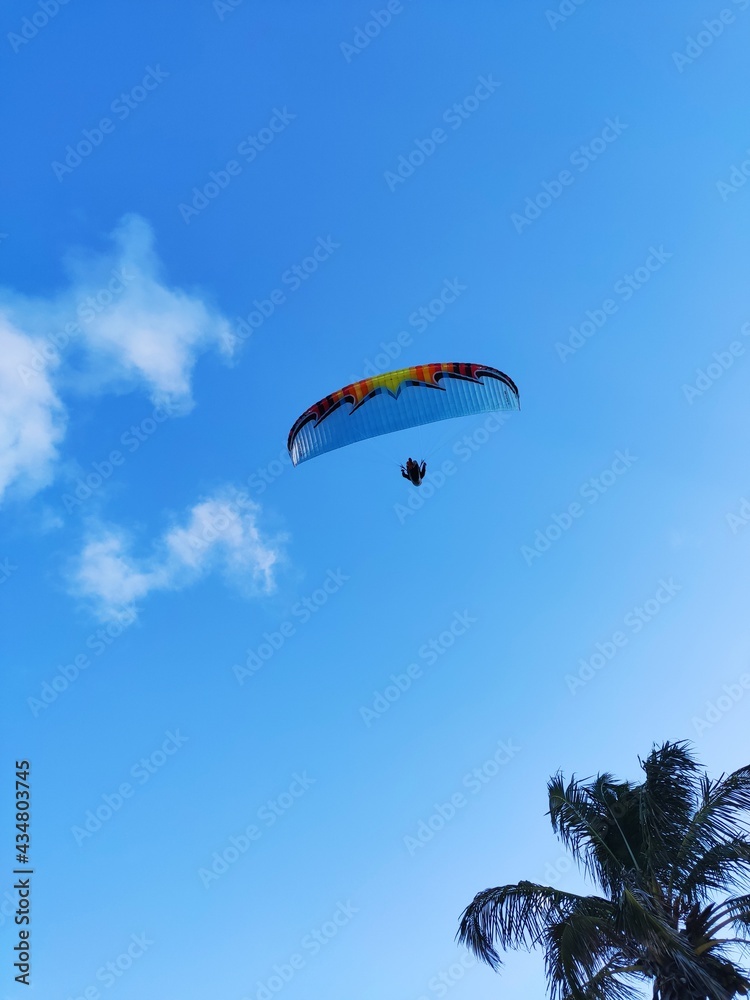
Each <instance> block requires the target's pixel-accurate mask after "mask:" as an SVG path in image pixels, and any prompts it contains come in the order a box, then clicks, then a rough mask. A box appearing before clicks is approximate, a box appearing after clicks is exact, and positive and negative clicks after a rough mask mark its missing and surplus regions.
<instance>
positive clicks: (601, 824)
mask: <svg viewBox="0 0 750 1000" xmlns="http://www.w3.org/2000/svg"><path fill="white" fill-rule="evenodd" d="M639 763H640V765H641V767H642V769H643V771H644V772H645V779H644V780H643V781H642V782H641V783H640V784H634V783H631V782H628V781H618V780H616V779H615V778H614V777H613V776H612V775H610V774H600V775H598V776H597V777H596V778H595V779H593V780H586V781H578V780H576V778H575V775H574V776H573V778H572V779H571V781H570V782H569V783H567V784H566V782H565V781H564V779H563V776H562V775H561V774H557V775H555V776H554V777H553V778H551V779H550V781H549V784H548V790H549V816H550V818H551V821H552V829H553V830H554V831H555V833H556V834H557V835H558V837H559V838H560V840H561V841H562V843H563V844H564V845H565V847H566V848H567V849H568V850H569V851H570V852H571V853H572V854H573V856H574V858H575V860H576V861H577V862H578V864H579V867H580V868H581V869H582V871H583V872H584V873H585V874H586V876H587V877H588V878H589V879H590V880H592V881H593V882H594V883H596V885H597V886H598V888H599V889H600V890H601V895H595V896H582V895H576V894H575V893H571V892H562V891H560V890H559V889H554V888H551V887H550V886H545V885H537V884H535V883H533V882H519V883H518V884H517V885H505V886H500V887H498V888H496V889H486V890H485V891H484V892H480V893H479V894H478V895H477V896H476V897H475V898H474V900H473V902H472V903H471V904H470V905H469V906H468V907H467V908H466V910H465V911H464V913H463V915H462V917H461V924H460V928H459V932H458V938H459V940H460V941H461V942H462V943H463V944H465V945H467V946H468V947H469V948H471V949H472V951H473V952H474V953H475V954H476V955H477V956H478V957H479V958H480V959H482V960H483V961H484V962H486V963H487V964H488V965H490V966H491V967H492V968H494V969H496V970H497V969H498V968H499V967H500V965H501V964H502V963H501V959H500V955H499V953H498V950H508V949H518V948H522V949H525V950H530V949H532V948H535V947H537V946H542V947H543V948H544V951H545V959H546V974H547V982H548V984H549V989H550V995H551V997H552V998H554V1000H625V998H631V997H643V996H644V993H643V989H644V988H645V987H646V986H650V987H651V988H652V989H653V993H652V997H653V1000H731V998H733V997H736V996H746V995H747V994H748V992H750V971H749V970H748V969H747V968H744V969H743V968H742V967H741V966H740V964H738V962H739V960H740V959H742V960H744V959H746V958H747V955H748V949H750V892H748V891H747V890H748V889H749V888H750V839H748V833H749V832H750V829H749V828H750V822H749V820H750V815H749V813H748V810H750V765H749V766H747V767H743V768H740V769H739V770H738V771H735V772H734V773H733V774H729V775H726V776H725V775H722V776H721V777H720V778H718V780H716V781H710V780H709V778H708V777H707V776H706V775H705V773H704V772H703V771H702V770H701V768H700V767H699V765H698V764H697V763H696V761H695V759H694V757H693V756H692V754H691V753H690V751H689V749H688V744H686V743H665V744H664V745H663V746H661V747H654V749H653V750H652V752H651V753H650V754H649V756H648V757H647V758H646V760H645V761H640V760H639Z"/></svg>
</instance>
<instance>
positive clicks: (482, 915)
mask: <svg viewBox="0 0 750 1000" xmlns="http://www.w3.org/2000/svg"><path fill="white" fill-rule="evenodd" d="M577 907H580V908H582V910H585V911H586V912H589V913H590V914H592V915H594V914H601V915H605V914H611V912H612V904H611V903H610V902H609V900H607V899H602V898H600V897H597V896H578V895H576V894H574V893H569V892H562V891H561V890H559V889H554V888H552V887H551V886H546V885H537V884H536V883H534V882H519V883H518V884H517V885H504V886H498V887H497V888H494V889H486V890H485V891H484V892H480V893H478V895H476V896H475V897H474V899H473V900H472V902H471V903H470V904H469V905H468V906H467V907H466V909H465V910H464V912H463V914H462V916H461V923H460V925H459V930H458V935H457V937H458V940H459V942H460V943H461V944H464V945H466V946H467V947H469V948H470V949H471V950H472V951H473V952H474V954H475V955H476V956H477V957H478V958H480V959H481V960H482V961H483V962H486V963H487V964H488V965H489V966H491V967H492V968H493V969H497V968H499V966H500V965H501V964H502V961H501V958H500V954H499V952H498V950H497V949H498V948H502V949H509V948H513V949H519V948H520V949H524V950H527V951H528V950H531V949H532V948H535V947H537V946H538V945H539V944H540V943H541V942H542V940H543V939H544V936H545V934H546V932H547V929H548V927H549V926H550V924H552V923H556V922H560V921H563V920H565V919H566V918H567V917H568V916H569V915H570V914H571V913H572V912H574V911H575V910H576V908H577Z"/></svg>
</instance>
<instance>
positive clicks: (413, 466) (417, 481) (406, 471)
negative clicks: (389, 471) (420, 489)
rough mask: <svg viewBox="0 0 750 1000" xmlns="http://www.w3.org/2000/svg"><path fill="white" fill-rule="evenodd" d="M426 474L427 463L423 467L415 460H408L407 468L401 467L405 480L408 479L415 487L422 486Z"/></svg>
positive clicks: (423, 463)
mask: <svg viewBox="0 0 750 1000" xmlns="http://www.w3.org/2000/svg"><path fill="white" fill-rule="evenodd" d="M426 472H427V463H426V462H422V464H421V465H418V464H417V463H416V462H415V461H414V459H413V458H407V460H406V467H404V466H403V465H402V466H401V475H402V476H403V477H404V479H408V480H409V482H410V483H413V484H414V485H415V486H419V485H421V483H422V480H423V479H424V477H425V473H426Z"/></svg>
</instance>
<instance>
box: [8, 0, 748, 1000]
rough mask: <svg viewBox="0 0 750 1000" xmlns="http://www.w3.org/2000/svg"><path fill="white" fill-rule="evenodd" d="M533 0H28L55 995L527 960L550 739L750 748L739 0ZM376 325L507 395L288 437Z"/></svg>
mask: <svg viewBox="0 0 750 1000" xmlns="http://www.w3.org/2000/svg"><path fill="white" fill-rule="evenodd" d="M745 6H747V7H748V9H747V10H745V9H743V8H744V7H745ZM503 7H505V8H506V9H502V8H503ZM507 8H508V5H498V4H495V3H492V2H488V0H487V2H485V0H475V2H473V3H472V4H464V5H462V6H460V7H459V6H457V5H455V4H451V3H445V2H433V3H431V4H429V5H427V4H425V3H419V2H417V0H402V3H392V4H391V5H390V12H388V11H386V13H385V14H379V15H378V17H379V19H380V21H381V22H386V21H387V20H388V14H389V13H390V21H389V22H388V23H382V24H380V25H378V24H376V23H375V22H373V14H372V11H373V10H374V11H376V12H379V11H383V10H386V5H385V4H377V5H375V6H374V7H373V6H372V5H371V4H367V3H354V4H353V3H343V2H340V0H329V2H327V3H326V4H324V5H323V4H319V5H311V4H307V3H299V2H292V0H287V2H285V3H283V4H278V3H273V4H272V3H269V2H265V0H239V2H237V0H235V2H234V3H233V4H229V3H227V4H223V3H219V4H214V5H212V4H211V3H210V2H209V0H200V2H197V0H180V2H179V3H178V2H177V0H163V2H161V3H159V4H158V5H147V4H129V5H119V6H112V5H94V4H84V3H81V2H78V3H75V2H71V3H66V4H62V5H59V6H58V4H57V0H48V2H47V13H45V12H44V7H43V5H42V4H39V3H37V4H34V3H30V2H26V0H24V2H18V0H12V2H10V3H8V4H6V5H5V9H4V12H3V15H2V20H3V32H2V33H3V37H4V41H3V44H4V45H5V46H6V49H5V57H4V59H3V60H2V71H1V72H2V73H3V74H4V81H3V83H4V86H3V88H2V92H3V94H4V95H6V96H5V97H4V98H3V103H4V122H5V142H4V147H5V150H6V155H5V157H4V163H3V167H2V170H3V190H4V192H5V194H6V198H4V199H3V208H2V215H1V216H0V233H2V238H1V239H0V255H2V256H1V260H2V281H1V284H2V290H1V291H0V341H2V348H1V349H0V387H2V392H0V418H1V419H2V425H3V432H2V436H0V489H1V490H2V503H3V511H2V513H3V540H2V548H0V559H2V560H4V562H2V569H1V570H0V579H1V580H2V582H1V583H0V608H1V613H2V629H3V649H4V655H3V666H4V669H3V705H4V715H5V725H4V726H3V734H4V735H3V746H4V749H5V754H4V760H6V761H8V760H10V761H11V762H12V761H13V759H14V758H18V759H20V758H28V759H29V760H31V762H32V778H33V793H32V794H33V841H32V849H31V854H32V860H33V863H34V867H35V871H36V874H35V881H34V896H33V903H34V913H33V918H34V923H33V947H34V985H33V986H32V987H31V989H30V990H27V993H29V994H30V995H32V996H38V997H40V998H44V1000H57V998H59V1000H72V998H78V997H84V996H85V997H87V998H89V1000H96V998H97V997H99V996H101V997H107V998H109V997H112V998H115V1000H131V998H138V1000H145V998H157V997H158V998H162V997H181V998H184V1000H202V998H204V997H212V998H213V997H221V998H222V1000H235V998H236V1000H243V998H245V1000H249V998H252V1000H256V998H257V1000H267V997H268V996H276V995H278V994H279V993H280V992H281V993H283V996H284V998H285V1000H286V998H288V1000H295V998H296V997H300V998H302V997H309V996H327V997H331V998H342V1000H344V998H347V997H351V996H355V995H356V996H357V997H359V998H361V1000H371V998H373V1000H374V998H381V997H383V996H389V997H398V998H403V1000H418V998H424V997H438V996H445V995H449V996H451V997H455V998H456V1000H461V998H462V997H467V998H468V997H472V998H478V1000H483V998H489V997H495V996H498V995H500V996H507V997H518V996H540V995H542V991H543V976H542V962H541V958H540V956H530V957H529V956H520V957H519V956H513V957H511V958H510V959H509V962H508V965H507V967H506V969H505V971H504V973H503V976H502V977H501V978H498V977H497V976H495V975H494V974H493V973H492V972H490V971H489V970H487V969H484V968H480V967H479V966H477V965H476V964H473V963H471V961H470V960H469V959H468V958H467V956H466V955H465V953H463V952H462V951H461V950H459V949H458V948H457V947H456V946H455V944H454V941H453V937H454V934H455V930H456V926H457V921H458V917H459V914H460V912H461V910H462V909H463V908H464V906H465V905H466V904H467V903H468V902H469V901H470V900H471V898H472V897H473V895H474V894H475V893H476V892H478V891H479V890H481V889H483V888H486V887H488V886H490V885H497V884H502V883H505V882H514V881H517V880H519V879H521V878H530V879H534V880H539V881H554V882H556V883H557V884H560V885H561V886H565V887H573V886H575V885H576V884H578V878H577V876H576V875H575V873H573V872H572V871H570V870H569V867H568V864H567V863H566V861H565V858H564V855H563V854H562V851H561V849H560V848H559V846H558V845H557V843H556V841H555V839H554V837H553V836H552V834H551V831H550V829H549V825H548V820H547V819H546V818H545V816H544V813H545V809H546V802H545V782H546V780H547V778H548V776H549V775H550V774H552V773H553V772H555V771H556V770H557V769H558V768H562V769H563V770H564V771H565V772H566V773H568V774H569V773H571V772H572V771H575V772H577V773H578V774H580V775H588V774H591V773H593V772H595V771H596V770H597V769H608V770H612V771H615V772H616V773H619V774H621V775H623V776H628V777H631V778H637V776H638V774H639V771H638V763H637V758H638V755H639V754H640V755H641V756H644V755H645V754H646V753H647V752H648V750H649V749H650V746H651V744H652V743H653V742H654V741H662V740H665V739H683V738H686V739H692V740H694V741H695V743H696V747H697V750H698V753H699V755H700V757H701V758H702V759H703V761H704V762H705V763H706V764H707V766H708V767H709V768H710V769H711V770H712V771H713V772H719V771H721V770H728V769H732V768H734V767H737V766H740V765H741V764H744V763H746V733H747V721H748V708H749V707H750V691H748V687H750V676H748V675H750V663H749V657H748V653H749V651H750V650H749V646H750V643H749V642H748V636H747V629H746V626H745V623H746V621H747V594H748V586H747V585H748V545H749V544H750V482H749V481H748V472H747V454H748V443H749V440H748V439H749V437H750V435H749V433H748V428H747V420H746V412H747V387H748V365H750V325H748V324H750V303H749V302H748V299H747V292H746V287H747V265H748V251H749V247H748V238H747V222H748V204H749V202H748V198H750V190H748V189H747V187H746V186H745V180H746V174H745V173H744V172H743V167H742V164H743V161H747V160H748V157H750V152H748V149H749V147H750V131H749V130H748V126H747V116H746V113H745V106H744V103H743V102H742V100H741V97H740V95H741V94H744V93H746V92H747V86H748V75H749V74H748V68H747V59H746V53H747V44H748V39H749V37H750V4H745V3H744V0H742V2H740V3H733V2H728V3H727V4H726V7H725V8H723V9H724V10H726V11H728V13H726V14H722V8H721V7H720V5H719V4H715V5H712V4H710V3H708V2H697V0H688V2H685V3H683V4H681V5H680V10H679V11H676V10H672V9H670V10H669V11H666V12H665V11H662V10H660V11H655V10H653V8H652V6H651V5H648V4H646V3H643V2H640V0H638V2H636V3H631V4H628V5H627V8H626V7H625V6H624V5H612V4H604V3H601V2H597V0H586V2H584V3H582V4H580V5H578V6H576V5H575V4H572V3H570V4H567V3H565V2H563V3H561V4H550V5H549V6H547V5H545V3H537V2H531V3H525V4H523V5H520V4H519V5H515V7H514V8H513V9H507ZM45 18H46V22H45ZM706 22H708V24H706ZM360 30H361V31H365V30H369V32H370V35H369V36H368V35H364V34H358V33H357V32H358V31H360ZM23 32H25V36H24V34H23ZM366 37H370V40H369V43H368V44H367V45H366V46H365V45H363V44H362V41H363V39H364V38H366ZM355 46H358V48H357V49H355V48H354V47H355ZM11 95H12V96H11ZM436 129H442V132H440V133H439V138H437V139H435V136H434V130H436ZM430 137H432V141H433V142H434V148H432V147H431V146H430V144H429V142H428V140H430ZM68 147H70V148H68ZM420 150H421V153H420ZM425 151H427V153H428V154H429V155H427V154H426V153H425ZM410 156H411V170H410V168H409V157H410ZM420 156H421V157H422V160H421V162H420ZM66 157H67V162H66ZM399 166H400V167H401V171H402V174H401V175H399V174H398V170H399ZM745 170H746V171H747V172H748V173H750V163H748V162H745ZM206 185H208V188H206ZM211 185H213V186H211ZM316 248H318V253H317V256H318V258H319V259H318V260H315V259H314V258H313V261H314V264H315V265H317V266H314V264H312V263H310V262H309V261H308V263H307V265H305V261H306V259H308V258H310V257H311V255H312V254H313V252H314V251H315V250H316ZM305 266H307V270H305ZM303 275H304V277H302V276H303ZM449 287H450V288H452V289H453V292H452V293H451V294H452V296H453V299H454V301H452V302H450V303H449V304H448V305H446V306H445V308H444V309H443V308H441V305H442V304H441V302H440V298H439V297H440V295H441V293H442V292H443V291H444V290H445V289H446V288H449ZM457 289H458V290H459V292H460V293H458V294H456V290H457ZM271 307H273V308H271ZM254 310H256V311H257V310H261V312H262V311H263V310H265V312H266V313H268V315H266V316H263V315H260V316H259V315H258V314H257V312H256V314H255V315H254V316H252V318H251V320H250V322H251V323H252V325H253V326H254V329H253V330H252V331H251V332H250V333H249V335H248V330H249V329H250V328H249V327H248V326H247V325H243V324H242V322H241V321H243V322H244V323H245V324H247V321H248V317H249V316H251V314H252V313H253V311H254ZM420 310H422V313H421V314H420ZM425 317H427V318H425ZM261 320H262V322H261ZM586 323H588V325H587V326H583V324H586ZM399 338H400V339H399ZM384 345H385V346H384ZM384 352H385V353H386V354H387V353H388V352H390V354H391V357H392V358H393V367H397V366H401V365H409V364H416V363H423V362H431V361H437V360H459V361H477V362H483V363H487V364H490V365H494V366H496V367H499V368H501V369H502V370H503V371H506V372H508V373H509V374H510V375H511V377H512V378H513V379H514V380H515V381H516V383H517V384H518V386H519V388H520V394H521V404H522V411H521V413H520V414H515V415H513V418H512V419H510V420H508V421H505V422H503V424H502V426H499V425H496V424H492V425H490V426H489V427H488V426H486V418H467V419H466V420H465V421H463V422H460V421H459V422H453V423H450V424H448V423H444V424H442V425H438V426H437V427H436V428H432V429H429V430H427V431H424V432H422V431H420V432H419V434H417V433H416V432H414V433H410V432H401V433H399V434H398V435H392V436H390V437H388V438H381V439H379V440H378V441H377V442H375V443H373V444H372V445H363V446H355V447H351V448H349V449H346V450H341V451H339V452H335V453H333V454H330V455H327V456H323V457H322V458H320V459H317V460H315V461H313V462H309V463H306V464H304V465H302V466H300V467H299V468H297V469H292V468H291V467H290V466H289V464H288V463H286V462H285V461H283V457H284V454H285V445H286V435H287V431H288V428H289V426H290V425H291V424H292V422H293V421H294V419H295V418H296V417H297V416H298V415H299V413H300V412H301V411H302V410H304V409H305V408H306V407H307V406H308V405H310V404H311V403H312V402H313V401H314V400H316V399H318V398H319V397H320V396H322V395H325V394H326V393H328V392H329V391H331V390H333V389H335V388H336V387H338V386H340V385H342V384H344V383H346V382H348V381H349V380H350V379H351V378H353V377H356V376H361V375H363V374H364V373H365V370H366V368H367V366H368V364H369V365H371V366H374V367H375V368H379V369H382V367H383V366H384V363H385V361H384V359H383V357H382V355H383V353H384ZM379 356H380V357H379ZM418 450H419V451H420V452H421V453H423V454H425V457H428V462H429V466H430V470H431V471H432V473H433V478H432V480H431V481H430V482H429V488H427V485H426V486H425V487H423V489H422V491H421V492H420V493H419V494H417V493H416V492H415V491H414V490H413V488H412V487H410V486H409V485H408V484H406V483H405V482H403V480H401V478H400V476H399V474H398V469H397V464H398V463H399V462H401V461H403V460H404V459H405V458H406V457H407V455H409V454H413V453H415V452H416V451H418ZM435 473H438V475H436V474H435ZM87 482H88V492H87V488H86V484H87ZM76 491H77V492H76ZM746 498H749V499H746ZM410 504H411V506H410ZM613 637H616V638H615V639H613ZM597 644H598V645H597ZM592 658H593V659H592ZM66 675H67V677H66ZM394 676H395V678H396V679H395V680H394V679H393V678H394ZM745 678H746V684H743V679H745ZM399 685H400V688H399ZM402 689H403V690H402ZM5 773H6V774H7V775H8V779H7V780H8V781H9V782H10V780H11V778H12V775H11V773H10V771H9V770H8V769H7V767H6V772H5ZM7 787H10V785H8V786H7ZM8 794H10V793H8ZM108 803H109V804H108ZM97 812H98V814H99V817H100V818H99V820H98V821H97V820H96V814H97ZM102 817H103V818H102ZM441 821H442V822H441ZM4 822H6V823H7V813H4ZM87 822H88V824H89V829H87V828H86V823H87ZM97 822H99V826H98V828H97ZM430 825H431V826H432V827H433V836H432V837H431V838H429V839H428V836H427V834H426V833H425V831H426V830H429V828H430ZM438 827H439V828H440V829H437V830H436V829H434V828H438ZM420 831H421V832H422V836H423V840H422V841H420V840H419V839H418V838H419V833H420ZM6 832H7V834H8V837H9V836H10V834H11V832H12V828H11V827H8V829H7V831H6ZM8 837H6V838H5V840H4V842H5V843H9V842H10V841H9V839H8ZM232 838H234V840H232ZM238 845H239V846H238ZM240 848H241V849H240ZM233 852H234V853H233ZM220 856H224V857H225V860H224V861H223V865H224V869H225V870H221V871H218V870H216V869H217V868H218V869H221V868H222V861H221V857H220ZM217 858H219V861H218V865H217ZM226 858H229V859H230V860H229V861H227V860H226ZM9 872H10V858H9V856H8V854H7V852H6V856H5V868H4V874H3V875H2V878H3V879H4V881H5V885H4V886H2V887H1V888H2V893H3V894H2V902H1V903H0V914H1V917H0V920H1V921H2V922H1V924H0V937H1V939H2V942H3V949H2V950H3V955H4V956H5V958H4V963H3V976H4V980H3V988H4V995H7V996H15V995H17V994H18V995H20V993H19V991H20V987H17V986H16V985H15V984H14V983H13V981H12V975H10V974H9V969H10V968H11V964H12V962H11V959H10V955H11V950H12V944H13V943H14V941H15V936H14V932H15V929H14V927H13V926H12V922H11V919H10V918H9V915H8V914H9V911H10V908H9V906H8V905H7V904H8V900H9V898H12V896H11V897H9V896H7V895H4V893H6V892H9V891H10V888H11V885H12V876H11V875H10V873H9ZM129 948H130V955H128V949H129ZM123 956H125V957H123ZM462 958H463V960H464V964H463V965H462V964H461V960H462ZM118 961H119V962H120V965H119V966H118V965H117V962H118ZM107 963H115V965H114V968H115V969H116V970H117V974H115V972H112V971H109V972H108V971H107ZM125 966H127V968H124V967H125ZM441 974H442V975H443V979H442V980H441V979H440V976H441ZM275 977H276V978H275ZM279 977H280V978H279ZM87 991H88V992H87Z"/></svg>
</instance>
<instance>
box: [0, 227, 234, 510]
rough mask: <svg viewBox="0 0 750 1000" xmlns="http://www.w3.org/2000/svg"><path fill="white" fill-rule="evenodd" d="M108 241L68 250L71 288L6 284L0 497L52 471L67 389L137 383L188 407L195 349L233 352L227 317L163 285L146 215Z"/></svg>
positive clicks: (0, 320) (0, 303) (36, 484)
mask: <svg viewBox="0 0 750 1000" xmlns="http://www.w3.org/2000/svg"><path fill="white" fill-rule="evenodd" d="M112 240H113V243H114V249H113V250H110V251H106V252H102V253H87V254H84V253H81V252H78V253H77V254H75V255H71V256H70V257H69V258H68V260H67V261H66V266H67V270H68V273H69V275H70V281H69V285H68V287H67V288H65V289H63V290H62V291H59V292H57V293H56V294H54V295H52V296H50V297H48V298H46V299H39V298H37V299H32V298H29V297H25V296H20V295H17V294H15V293H14V292H12V291H10V290H7V289H5V290H0V424H1V425H2V426H1V427H0V499H1V498H2V496H3V494H4V492H5V490H6V489H7V487H8V486H10V485H11V483H13V482H14V481H16V480H21V481H22V482H23V483H24V485H25V486H26V488H27V489H28V490H33V489H39V488H41V487H42V486H44V485H46V484H47V483H48V482H49V481H50V479H51V478H52V473H53V466H54V461H55V458H56V457H57V452H58V447H59V445H60V442H61V441H62V438H63V436H64V428H65V411H64V407H63V405H62V403H61V401H60V394H61V392H65V394H66V397H67V395H68V394H69V393H70V391H71V390H72V389H74V390H75V391H77V392H82V393H101V392H102V391H107V390H110V391H122V390H123V389H127V390H129V389H138V388H140V389H144V390H145V391H147V392H148V393H149V395H150V396H151V398H152V399H153V400H154V402H157V403H164V402H169V403H170V404H171V405H172V407H173V408H174V409H175V410H177V411H182V412H187V411H188V410H189V409H190V408H191V406H192V396H191V379H192V373H193V368H194V366H195V363H196V361H197V358H198V356H199V354H200V353H202V352H203V351H205V350H207V349H209V348H211V347H215V348H218V349H220V350H222V351H224V352H227V351H228V345H229V344H230V343H231V341H232V338H231V336H230V328H229V323H228V322H227V320H226V319H225V318H224V317H223V316H222V315H221V314H220V313H219V312H218V311H217V310H215V309H213V308H212V307H210V306H209V305H207V304H206V303H205V302H204V301H203V299H202V298H201V297H200V296H199V295H198V294H195V293H189V292H186V291H184V290H181V289H175V288H170V287H168V286H167V284H166V283H165V281H164V279H163V277H162V275H161V268H160V264H159V261H158V259H157V256H156V253H155V251H154V245H153V244H154V241H153V234H152V231H151V229H150V227H149V226H148V224H147V223H146V222H145V221H144V220H143V219H141V218H139V217H137V216H128V217H126V218H125V219H123V220H122V222H121V223H120V225H119V226H118V228H117V229H116V230H115V232H114V233H113V234H112Z"/></svg>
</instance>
